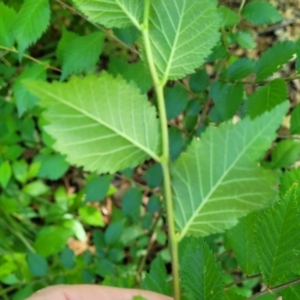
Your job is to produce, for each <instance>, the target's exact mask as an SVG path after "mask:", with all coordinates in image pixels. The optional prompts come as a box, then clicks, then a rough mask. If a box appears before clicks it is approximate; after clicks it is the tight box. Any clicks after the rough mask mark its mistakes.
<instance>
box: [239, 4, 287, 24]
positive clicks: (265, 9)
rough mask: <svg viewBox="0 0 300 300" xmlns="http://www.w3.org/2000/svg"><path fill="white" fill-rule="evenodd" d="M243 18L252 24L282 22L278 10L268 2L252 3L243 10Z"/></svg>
mask: <svg viewBox="0 0 300 300" xmlns="http://www.w3.org/2000/svg"><path fill="white" fill-rule="evenodd" d="M242 15H243V17H244V18H245V19H246V20H247V21H248V22H250V23H252V24H257V25H264V24H272V23H276V22H279V21H282V16H281V14H280V13H279V12H278V10H277V9H276V8H275V7H274V6H273V5H272V4H271V3H268V2H267V1H251V2H249V3H247V4H246V5H245V7H244V8H243V10H242Z"/></svg>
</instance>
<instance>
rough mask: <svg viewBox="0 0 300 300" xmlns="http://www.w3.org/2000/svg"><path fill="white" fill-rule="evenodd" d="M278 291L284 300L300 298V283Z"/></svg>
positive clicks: (297, 299) (298, 299)
mask: <svg viewBox="0 0 300 300" xmlns="http://www.w3.org/2000/svg"><path fill="white" fill-rule="evenodd" d="M279 293H280V295H281V296H282V299H284V300H288V299H293V300H300V283H298V284H294V285H292V286H290V287H287V288H285V289H284V290H282V291H280V292H279Z"/></svg>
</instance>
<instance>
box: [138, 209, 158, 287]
mask: <svg viewBox="0 0 300 300" xmlns="http://www.w3.org/2000/svg"><path fill="white" fill-rule="evenodd" d="M161 217H162V211H160V212H159V215H158V216H157V218H156V220H155V222H154V223H153V225H152V227H151V229H150V232H149V236H150V241H149V243H148V246H147V249H146V254H145V255H144V256H143V257H142V259H141V260H140V262H139V265H138V267H137V271H136V277H135V282H136V284H137V285H138V284H139V283H140V282H141V274H142V272H143V269H144V266H145V263H146V260H147V258H148V256H149V254H150V250H151V248H152V246H153V245H154V243H155V241H156V233H155V229H156V227H157V224H158V221H159V220H160V218H161Z"/></svg>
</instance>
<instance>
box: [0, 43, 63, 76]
mask: <svg viewBox="0 0 300 300" xmlns="http://www.w3.org/2000/svg"><path fill="white" fill-rule="evenodd" d="M0 49H2V50H5V51H8V52H13V53H19V52H18V50H17V49H16V48H8V47H4V46H1V45H0ZM23 57H25V58H27V59H29V60H31V61H33V62H35V63H37V64H40V65H43V66H44V67H45V68H46V69H49V70H53V71H56V72H60V73H61V69H59V68H56V67H53V66H51V65H49V64H47V63H45V62H43V61H41V60H39V59H37V58H34V57H32V56H30V55H28V54H23Z"/></svg>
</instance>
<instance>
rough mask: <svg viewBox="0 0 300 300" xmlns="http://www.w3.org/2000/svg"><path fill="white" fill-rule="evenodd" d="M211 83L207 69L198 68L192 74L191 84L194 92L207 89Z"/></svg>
mask: <svg viewBox="0 0 300 300" xmlns="http://www.w3.org/2000/svg"><path fill="white" fill-rule="evenodd" d="M208 84H209V76H208V74H207V72H206V71H205V70H198V71H197V72H196V73H194V74H192V75H191V76H190V81H189V85H190V88H191V90H192V91H193V92H194V93H201V92H203V91H205V90H206V88H207V86H208Z"/></svg>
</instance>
